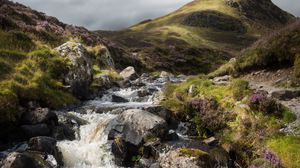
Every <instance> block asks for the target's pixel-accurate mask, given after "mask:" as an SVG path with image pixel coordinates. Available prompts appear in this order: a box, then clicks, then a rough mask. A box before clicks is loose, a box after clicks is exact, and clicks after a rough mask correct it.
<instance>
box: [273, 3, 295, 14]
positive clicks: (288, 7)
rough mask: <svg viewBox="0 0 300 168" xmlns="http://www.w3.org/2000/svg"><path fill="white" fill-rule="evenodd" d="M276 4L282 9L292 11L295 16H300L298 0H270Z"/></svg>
mask: <svg viewBox="0 0 300 168" xmlns="http://www.w3.org/2000/svg"><path fill="white" fill-rule="evenodd" d="M272 1H273V2H274V3H275V4H276V5H277V6H279V7H280V8H282V9H283V10H285V11H287V12H290V13H292V14H293V15H295V16H298V17H299V16H300V2H299V0H272Z"/></svg>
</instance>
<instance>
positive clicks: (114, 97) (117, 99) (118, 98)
mask: <svg viewBox="0 0 300 168" xmlns="http://www.w3.org/2000/svg"><path fill="white" fill-rule="evenodd" d="M111 101H112V102H115V103H126V102H129V101H128V100H127V99H125V98H123V97H121V96H117V95H112V96H111Z"/></svg>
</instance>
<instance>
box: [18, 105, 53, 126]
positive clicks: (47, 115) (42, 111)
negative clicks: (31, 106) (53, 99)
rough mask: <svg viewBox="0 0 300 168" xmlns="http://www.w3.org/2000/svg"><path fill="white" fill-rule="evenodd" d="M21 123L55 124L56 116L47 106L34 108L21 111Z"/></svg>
mask: <svg viewBox="0 0 300 168" xmlns="http://www.w3.org/2000/svg"><path fill="white" fill-rule="evenodd" d="M21 123H22V124H25V125H35V124H47V125H57V124H58V117H57V115H56V114H55V113H54V112H52V111H50V110H49V109H48V108H36V109H35V110H32V111H29V112H25V113H23V115H22V117H21Z"/></svg>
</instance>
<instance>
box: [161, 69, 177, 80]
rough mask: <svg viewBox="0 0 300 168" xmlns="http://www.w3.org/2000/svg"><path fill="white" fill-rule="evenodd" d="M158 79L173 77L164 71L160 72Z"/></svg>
mask: <svg viewBox="0 0 300 168" xmlns="http://www.w3.org/2000/svg"><path fill="white" fill-rule="evenodd" d="M159 77H160V78H168V79H170V78H173V77H174V75H173V74H172V73H169V72H166V71H162V72H161V73H160V75H159Z"/></svg>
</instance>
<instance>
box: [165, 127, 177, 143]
mask: <svg viewBox="0 0 300 168" xmlns="http://www.w3.org/2000/svg"><path fill="white" fill-rule="evenodd" d="M178 139H179V137H178V135H177V133H176V132H175V131H174V130H169V132H168V133H167V134H166V135H165V136H164V137H163V140H164V141H176V140H178Z"/></svg>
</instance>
